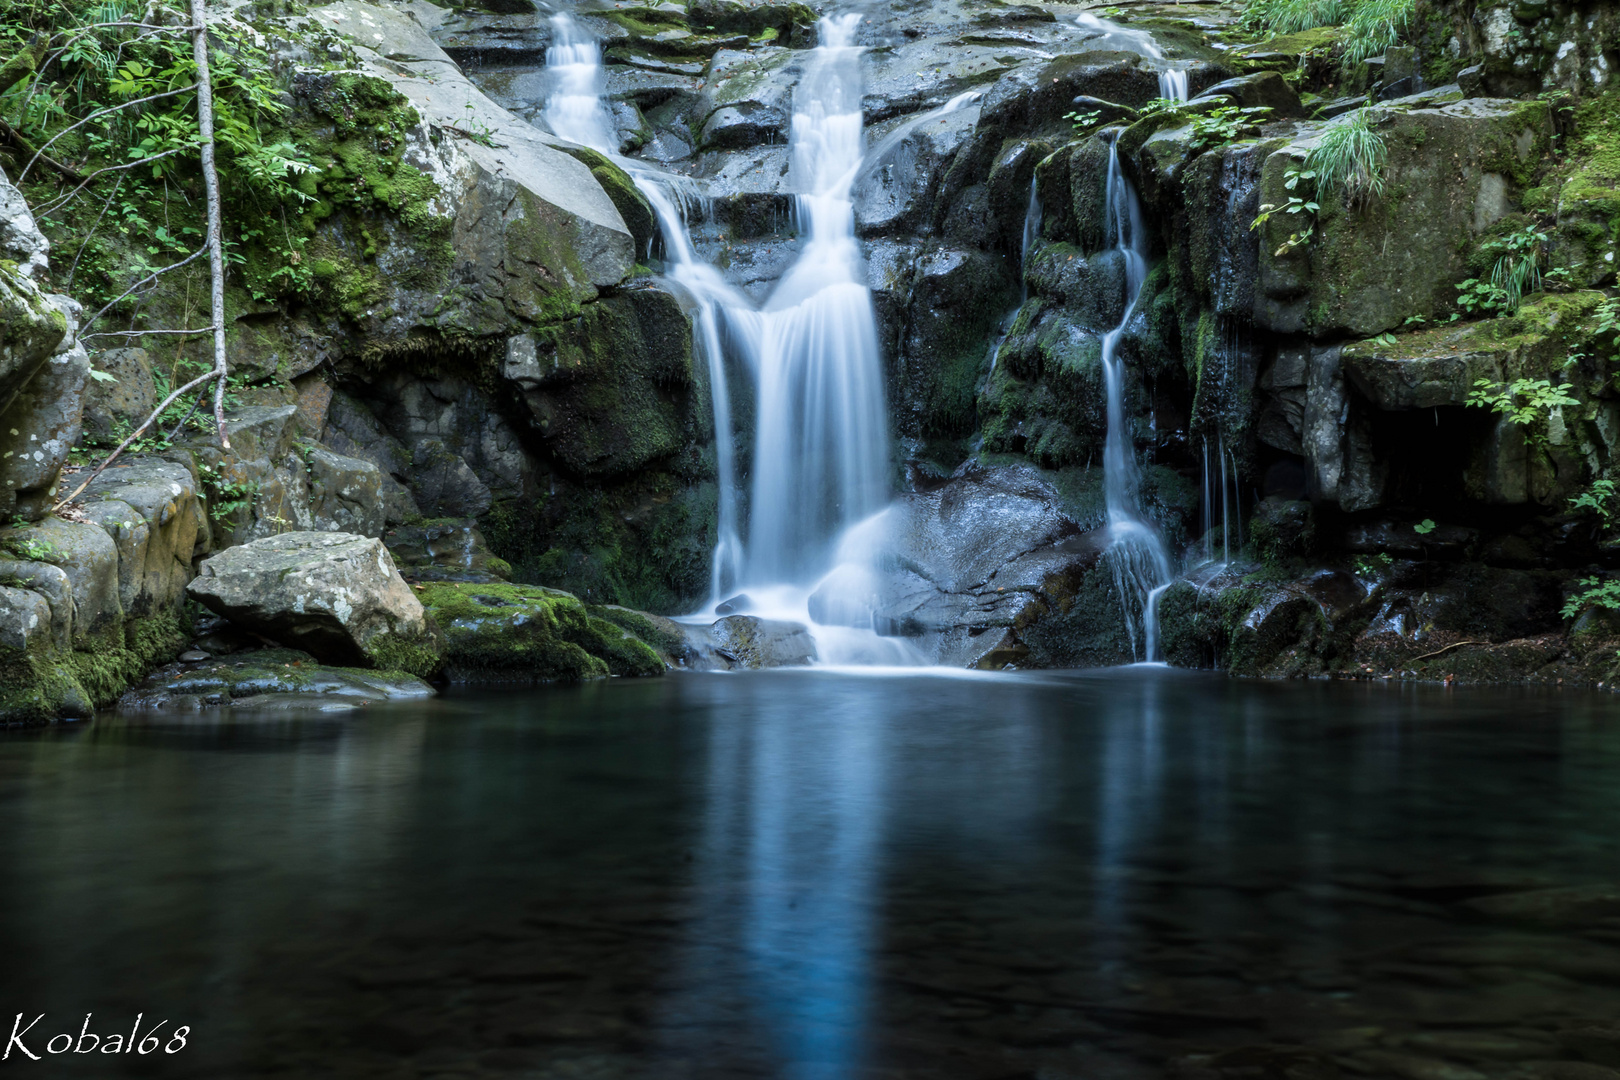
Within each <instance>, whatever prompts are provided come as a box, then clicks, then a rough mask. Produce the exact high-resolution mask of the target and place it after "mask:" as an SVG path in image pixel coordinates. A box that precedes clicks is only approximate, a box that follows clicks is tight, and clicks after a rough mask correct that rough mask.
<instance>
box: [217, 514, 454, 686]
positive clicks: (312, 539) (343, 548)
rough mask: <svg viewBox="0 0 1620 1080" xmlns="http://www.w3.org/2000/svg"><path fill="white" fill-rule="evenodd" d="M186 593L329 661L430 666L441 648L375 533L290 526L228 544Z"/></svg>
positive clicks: (416, 669)
mask: <svg viewBox="0 0 1620 1080" xmlns="http://www.w3.org/2000/svg"><path fill="white" fill-rule="evenodd" d="M186 591H187V593H188V594H189V595H190V596H191V597H192V598H193V599H195V600H197V601H198V602H199V603H201V604H202V605H203V606H204V607H207V608H208V609H209V610H210V611H213V612H215V613H216V614H220V615H224V616H225V617H226V618H228V619H230V620H231V621H232V622H234V623H236V624H237V625H238V626H241V627H243V628H244V629H247V630H251V631H253V632H255V633H259V634H263V635H265V636H266V637H270V638H273V639H275V640H277V641H280V642H283V643H285V644H289V645H301V646H304V647H305V648H306V649H307V650H308V651H309V652H310V653H311V654H312V655H314V656H316V657H318V658H320V659H322V660H326V661H330V662H346V663H347V664H348V665H355V666H370V667H377V668H382V669H384V670H392V671H408V672H413V673H420V674H433V673H434V672H435V671H437V669H438V666H439V648H438V646H437V643H436V642H435V641H434V638H433V635H432V633H431V632H430V630H429V627H428V624H427V621H426V618H425V615H424V612H423V610H422V604H421V602H420V601H419V600H417V598H416V597H415V596H414V595H413V594H412V593H411V590H410V587H409V586H408V585H406V584H405V582H404V580H403V579H402V578H401V577H400V576H399V571H398V570H396V569H395V568H394V562H393V559H392V558H390V557H389V555H388V549H387V548H386V547H384V546H383V543H382V541H380V540H377V539H374V538H370V537H363V536H353V535H349V534H346V533H314V532H295V533H286V534H284V535H281V536H272V537H267V538H265V539H262V540H255V541H253V542H252V543H248V544H244V545H242V546H240V547H233V548H228V549H226V550H225V551H223V552H221V553H220V554H218V555H215V556H214V557H212V558H210V559H205V560H204V561H203V562H202V564H201V565H200V566H199V567H198V576H197V578H196V580H194V581H192V583H191V584H190V585H189V586H188V587H187V590H186Z"/></svg>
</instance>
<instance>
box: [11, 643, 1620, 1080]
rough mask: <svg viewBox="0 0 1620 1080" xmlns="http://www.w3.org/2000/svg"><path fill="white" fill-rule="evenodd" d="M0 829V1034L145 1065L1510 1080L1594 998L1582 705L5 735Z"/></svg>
mask: <svg viewBox="0 0 1620 1080" xmlns="http://www.w3.org/2000/svg"><path fill="white" fill-rule="evenodd" d="M0 810H3V811H4V812H5V813H6V815H7V821H8V828H7V829H6V830H4V831H0V910H4V911H5V912H6V913H7V914H6V918H5V919H4V920H3V922H0V955H4V956H5V963H4V964H3V965H0V1005H4V1007H5V1008H7V1009H10V1010H11V1011H12V1012H16V1011H17V1010H19V1009H26V1010H34V1011H44V1012H47V1013H50V1014H60V1015H63V1016H66V1015H69V1014H76V1015H77V1016H78V1017H81V1018H82V1015H83V1013H84V1012H85V1011H94V1012H95V1013H96V1014H97V1016H98V1017H99V1016H103V1015H105V1016H114V1017H122V1018H124V1019H133V1016H134V1015H135V1013H136V1012H137V1011H143V1012H145V1013H147V1014H148V1015H149V1016H150V1015H153V1014H162V1015H174V1016H176V1017H179V1016H182V1015H183V1016H184V1017H186V1018H187V1019H189V1020H191V1021H192V1022H193V1023H194V1024H195V1025H196V1027H197V1030H198V1031H199V1033H200V1038H199V1040H198V1042H197V1043H196V1044H195V1048H194V1049H195V1053H194V1054H192V1053H191V1052H190V1051H188V1054H187V1055H186V1056H185V1058H184V1059H181V1058H179V1057H177V1058H174V1059H172V1060H170V1061H167V1062H165V1063H164V1065H163V1069H162V1074H163V1075H172V1076H197V1077H205V1076H206V1077H217V1076H235V1075H243V1074H246V1073H254V1074H262V1075H271V1076H277V1075H279V1076H288V1077H292V1076H298V1077H307V1076H334V1077H338V1076H341V1077H353V1076H371V1075H377V1076H422V1077H427V1076H442V1077H450V1076H466V1077H473V1076H512V1077H517V1076H523V1077H563V1076H571V1077H603V1078H607V1077H648V1078H654V1077H656V1078H657V1080H672V1078H682V1077H693V1078H699V1077H701V1078H703V1080H711V1078H713V1077H730V1076H737V1077H744V1076H749V1077H752V1076H758V1077H793V1078H815V1080H821V1078H832V1077H840V1078H841V1077H862V1078H872V1080H876V1078H878V1077H884V1078H892V1077H899V1076H917V1077H923V1076H950V1077H958V1076H963V1077H977V1076H986V1077H989V1076H1009V1075H1022V1076H1042V1077H1046V1076H1050V1077H1087V1078H1088V1080H1090V1078H1094V1077H1120V1078H1125V1077H1144V1078H1146V1077H1160V1076H1166V1075H1177V1076H1184V1077H1194V1076H1196V1077H1200V1078H1205V1080H1207V1078H1226V1077H1231V1078H1233V1080H1235V1078H1236V1077H1238V1076H1240V1075H1241V1076H1267V1077H1270V1076H1277V1077H1281V1076H1291V1077H1314V1076H1324V1077H1325V1076H1331V1075H1334V1074H1335V1073H1337V1074H1338V1075H1367V1076H1380V1075H1393V1076H1418V1075H1424V1076H1428V1075H1433V1076H1441V1075H1448V1076H1455V1077H1461V1076H1464V1075H1469V1076H1472V1077H1475V1078H1477V1077H1478V1076H1484V1077H1492V1078H1495V1077H1500V1078H1502V1080H1509V1078H1513V1080H1534V1078H1536V1077H1548V1078H1553V1077H1556V1076H1563V1075H1565V1073H1559V1072H1557V1071H1556V1070H1553V1071H1549V1070H1550V1069H1553V1067H1552V1066H1550V1065H1547V1066H1545V1067H1544V1066H1543V1065H1541V1064H1537V1063H1538V1062H1542V1063H1545V1062H1562V1063H1564V1064H1566V1065H1567V1064H1569V1063H1572V1062H1577V1063H1582V1064H1585V1065H1590V1066H1592V1067H1593V1068H1605V1067H1608V1066H1604V1065H1603V1064H1602V1062H1603V1061H1604V1060H1606V1059H1605V1058H1603V1057H1602V1055H1603V1054H1605V1053H1609V1052H1610V1051H1609V1050H1604V1049H1603V1048H1602V1047H1601V1046H1599V1048H1598V1049H1597V1050H1592V1049H1591V1048H1590V1047H1591V1046H1594V1045H1597V1044H1595V1043H1591V1042H1590V1040H1588V1042H1581V1039H1584V1038H1587V1036H1584V1035H1583V1036H1580V1037H1579V1038H1577V1037H1576V1036H1574V1035H1570V1034H1569V1033H1570V1032H1580V1031H1586V1030H1588V1028H1593V1026H1594V1025H1599V1026H1601V1025H1605V1024H1610V1023H1611V1020H1612V1017H1613V1016H1614V1015H1616V1014H1617V1013H1620V977H1617V976H1616V974H1615V973H1616V972H1620V886H1603V888H1608V889H1609V890H1610V891H1609V892H1604V891H1603V888H1599V889H1597V891H1596V892H1593V891H1592V887H1593V886H1600V885H1602V883H1604V882H1606V881H1612V880H1613V879H1615V878H1616V877H1620V834H1617V832H1616V830H1615V829H1614V827H1613V825H1614V821H1615V819H1616V811H1617V810H1620V723H1617V721H1616V717H1615V708H1614V705H1613V704H1612V703H1611V701H1610V700H1609V699H1607V698H1593V697H1579V696H1575V695H1571V696H1568V697H1561V696H1553V695H1542V696H1536V695H1526V694H1516V693H1511V692H1497V693H1494V694H1479V693H1476V694H1446V693H1444V692H1441V691H1437V690H1436V691H1430V690H1417V691H1401V690H1389V689H1385V688H1379V689H1377V690H1369V689H1367V688H1347V687H1333V686H1269V685H1246V684H1240V683H1234V682H1228V681H1225V680H1221V679H1214V678H1203V677H1197V676H1182V675H1176V674H1174V673H1168V672H1143V671H1127V672H1113V673H1099V674H1095V675H1051V676H1021V677H1016V678H1014V677H1006V676H961V677H956V678H941V677H927V676H917V675H910V676H902V675H868V676H848V675H829V674H826V673H814V672H810V673H784V674H779V675H768V676H759V677H752V676H750V677H737V676H708V677H693V678H672V679H668V680H662V681H659V682H656V683H629V682H624V683H613V684H610V685H600V686H594V687H583V688H573V689H553V690H547V691H544V692H540V693H534V694H522V695H505V696H498V697H497V696H492V695H481V696H471V697H466V698H463V699H461V700H459V701H458V700H451V701H442V702H435V703H426V704H423V705H418V706H411V707H410V708H408V709H405V710H402V711H399V712H396V713H392V714H381V715H374V716H369V717H362V718H358V719H350V720H345V721H333V720H330V719H321V720H315V721H308V722H287V721H285V720H284V719H277V720H274V721H266V722H258V721H252V722H248V721H246V720H238V721H236V722H232V723H224V724H212V725H210V724H195V723H181V722H178V721H166V722H159V723H146V724H139V725H132V724H120V723H97V724H94V725H91V726H87V727H81V728H77V729H58V730H56V731H52V732H47V733H43V734H40V733H33V734H30V733H22V734H11V735H7V736H5V737H3V738H0ZM1567 887H1579V889H1580V890H1583V891H1578V892H1575V893H1569V892H1554V893H1547V894H1537V895H1536V896H1535V897H1533V898H1532V900H1533V902H1529V901H1525V900H1523V899H1522V896H1523V894H1525V893H1527V892H1529V891H1532V890H1537V889H1548V888H1552V889H1565V888H1567ZM1611 894H1612V895H1611ZM1605 897H1609V899H1604V898H1605ZM1605 904H1607V905H1608V906H1607V907H1605V906H1604V905H1605ZM1516 905H1517V906H1516ZM1526 905H1528V906H1526ZM1605 1018H1608V1019H1605ZM1594 1030H1596V1029H1595V1028H1594ZM1605 1030H1606V1029H1605ZM1481 1031H1488V1032H1489V1033H1490V1035H1491V1038H1492V1039H1494V1040H1495V1042H1492V1043H1491V1044H1490V1046H1489V1047H1487V1046H1485V1044H1484V1043H1482V1042H1480V1041H1479V1038H1478V1036H1479V1033H1480V1032H1481ZM1593 1038H1595V1036H1593ZM1470 1040H1473V1041H1470ZM1603 1045H1608V1044H1603ZM1278 1047H1286V1048H1288V1049H1287V1052H1286V1054H1284V1055H1283V1056H1282V1057H1278V1056H1276V1055H1277V1054H1279V1053H1282V1051H1280V1050H1278V1049H1277V1048H1278ZM1583 1047H1585V1049H1583ZM1611 1049H1612V1047H1611ZM1223 1054H1230V1055H1233V1056H1231V1057H1230V1058H1226V1057H1222V1056H1221V1055H1223ZM1594 1054H1596V1055H1598V1056H1595V1057H1594V1056H1593V1055H1594ZM1267 1055H1271V1056H1267ZM1492 1055H1494V1056H1492ZM1223 1062H1231V1063H1235V1064H1231V1069H1235V1070H1237V1071H1230V1070H1228V1067H1227V1065H1226V1064H1223ZM1245 1062H1247V1064H1243V1063H1245ZM56 1065H58V1066H59V1069H58V1071H61V1072H62V1073H63V1074H64V1075H82V1076H102V1075H125V1073H126V1072H127V1073H128V1074H130V1075H134V1074H137V1073H140V1071H141V1069H142V1068H143V1066H141V1064H140V1063H139V1062H138V1061H132V1062H129V1063H124V1062H118V1063H115V1065H116V1067H114V1068H113V1069H112V1071H111V1072H109V1067H108V1066H107V1064H106V1063H102V1062H96V1063H90V1064H86V1063H85V1062H83V1061H80V1062H77V1063H74V1062H65V1061H64V1062H58V1063H56ZM1559 1067H1560V1068H1561V1067H1562V1066H1559ZM147 1068H148V1071H150V1069H149V1067H147ZM1243 1069H1249V1070H1250V1071H1249V1072H1243V1071H1242V1070H1243ZM119 1070H124V1071H119ZM1256 1070H1258V1071H1256ZM1446 1070H1451V1071H1450V1072H1447V1071H1446ZM1458 1070H1463V1071H1458ZM1566 1072H1567V1070H1566ZM1568 1075H1570V1076H1573V1075H1575V1074H1574V1073H1568ZM1582 1075H1583V1076H1584V1075H1591V1076H1594V1077H1595V1076H1597V1075H1599V1074H1596V1073H1586V1074H1582Z"/></svg>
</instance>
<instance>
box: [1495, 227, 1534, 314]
mask: <svg viewBox="0 0 1620 1080" xmlns="http://www.w3.org/2000/svg"><path fill="white" fill-rule="evenodd" d="M1546 243H1547V234H1546V233H1544V232H1541V231H1540V230H1539V229H1537V228H1536V227H1535V226H1534V225H1531V226H1528V227H1527V228H1524V229H1520V230H1519V231H1518V232H1514V233H1509V234H1508V235H1507V236H1505V237H1503V238H1502V239H1501V240H1499V241H1493V242H1492V243H1490V244H1487V245H1486V250H1487V251H1490V250H1492V249H1495V250H1499V251H1500V252H1501V255H1500V256H1499V257H1498V258H1497V260H1496V265H1495V266H1494V267H1492V268H1491V285H1492V286H1494V287H1495V288H1498V289H1500V290H1502V295H1503V297H1504V298H1505V300H1506V302H1507V310H1508V311H1510V312H1511V311H1517V310H1518V309H1519V303H1520V301H1522V300H1523V299H1524V296H1525V294H1526V293H1533V292H1539V291H1540V290H1541V263H1542V259H1543V258H1544V255H1543V248H1544V247H1545V245H1546Z"/></svg>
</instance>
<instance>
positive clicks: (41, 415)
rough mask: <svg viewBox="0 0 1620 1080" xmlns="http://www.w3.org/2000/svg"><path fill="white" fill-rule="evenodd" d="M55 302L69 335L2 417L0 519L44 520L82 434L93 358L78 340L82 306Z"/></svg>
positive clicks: (63, 300) (57, 298)
mask: <svg viewBox="0 0 1620 1080" xmlns="http://www.w3.org/2000/svg"><path fill="white" fill-rule="evenodd" d="M50 300H51V302H53V303H54V304H56V306H57V308H58V310H60V311H63V312H65V313H66V314H67V315H68V317H69V326H68V333H67V334H66V335H64V337H63V338H62V343H61V344H60V345H59V346H57V349H56V351H55V352H54V353H52V354H51V356H50V358H49V359H48V360H47V361H46V362H45V364H43V365H42V366H40V367H39V368H38V369H37V370H36V371H35V373H34V376H33V378H31V379H29V380H28V381H27V382H26V383H25V384H24V385H23V386H22V387H21V388H20V389H19V390H18V391H17V393H16V394H15V396H13V397H12V399H11V404H10V405H9V406H8V407H7V408H6V409H5V410H4V411H3V412H0V461H3V462H4V464H3V465H0V475H3V476H4V477H5V486H4V489H3V490H0V516H3V517H6V518H11V517H14V516H21V517H24V518H26V519H28V520H30V521H37V520H38V519H40V518H42V517H44V516H45V514H46V513H47V512H48V511H49V510H50V508H51V506H52V504H54V503H55V502H56V497H57V491H56V488H57V482H58V481H59V480H60V479H61V476H62V466H63V465H64V464H66V462H67V457H68V451H69V450H70V449H72V448H73V446H74V445H75V444H76V443H77V442H78V441H79V436H80V433H81V431H82V430H83V429H82V419H83V411H84V392H85V384H86V383H87V382H88V381H89V379H90V359H89V357H88V356H87V355H86V353H85V351H84V346H83V345H80V344H79V342H78V338H77V327H78V316H79V313H80V309H79V305H78V304H77V303H75V302H74V301H73V300H71V299H69V298H68V297H65V296H52V297H50ZM143 419H144V417H143Z"/></svg>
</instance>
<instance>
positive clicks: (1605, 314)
mask: <svg viewBox="0 0 1620 1080" xmlns="http://www.w3.org/2000/svg"><path fill="white" fill-rule="evenodd" d="M1592 333H1593V335H1594V336H1596V337H1607V338H1609V339H1610V340H1609V348H1610V349H1612V350H1613V351H1612V352H1611V354H1610V356H1609V359H1610V360H1620V297H1616V296H1610V297H1607V298H1605V299H1604V301H1603V303H1601V304H1599V305H1598V309H1597V327H1596V328H1595V329H1594V330H1593V331H1592Z"/></svg>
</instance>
